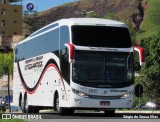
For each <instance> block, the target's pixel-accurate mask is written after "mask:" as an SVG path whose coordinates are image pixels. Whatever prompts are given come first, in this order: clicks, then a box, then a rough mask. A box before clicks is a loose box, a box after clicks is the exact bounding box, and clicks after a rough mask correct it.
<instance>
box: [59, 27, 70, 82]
mask: <svg viewBox="0 0 160 122" xmlns="http://www.w3.org/2000/svg"><path fill="white" fill-rule="evenodd" d="M69 40H70V37H69V28H68V27H67V26H62V27H61V28H60V68H61V72H62V76H63V78H64V79H65V80H66V82H67V83H68V84H70V63H69V50H68V48H67V47H66V46H65V45H64V44H65V43H69Z"/></svg>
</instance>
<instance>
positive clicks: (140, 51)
mask: <svg viewBox="0 0 160 122" xmlns="http://www.w3.org/2000/svg"><path fill="white" fill-rule="evenodd" d="M134 50H135V51H137V52H138V54H139V62H140V65H141V66H142V65H144V64H145V54H144V49H143V48H141V47H138V46H134Z"/></svg>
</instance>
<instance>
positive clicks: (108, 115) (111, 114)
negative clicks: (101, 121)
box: [104, 109, 115, 117]
mask: <svg viewBox="0 0 160 122" xmlns="http://www.w3.org/2000/svg"><path fill="white" fill-rule="evenodd" d="M104 114H105V116H107V117H113V116H114V114H115V109H108V110H105V111H104Z"/></svg>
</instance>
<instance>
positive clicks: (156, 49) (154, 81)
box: [137, 33, 160, 100]
mask: <svg viewBox="0 0 160 122" xmlns="http://www.w3.org/2000/svg"><path fill="white" fill-rule="evenodd" d="M141 46H143V47H144V49H145V57H146V65H145V66H144V67H142V68H141V71H140V76H139V77H138V78H137V82H141V83H142V84H143V86H144V91H145V92H144V93H145V94H146V95H147V96H148V97H150V98H151V99H155V100H158V99H159V100H160V94H159V93H160V33H157V34H155V35H153V36H151V37H148V38H145V39H142V41H141Z"/></svg>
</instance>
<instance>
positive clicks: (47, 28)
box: [30, 24, 58, 37]
mask: <svg viewBox="0 0 160 122" xmlns="http://www.w3.org/2000/svg"><path fill="white" fill-rule="evenodd" d="M56 26H58V24H54V25H51V26H48V27H46V28H44V29H42V30H40V31H38V32H35V33H33V34H32V35H31V36H30V37H32V36H35V35H37V34H40V33H42V32H44V31H47V30H49V29H52V28H54V27H56Z"/></svg>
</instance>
